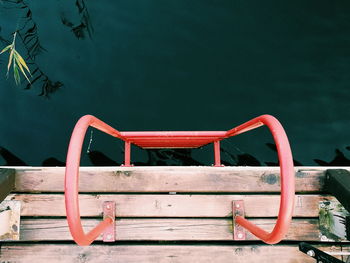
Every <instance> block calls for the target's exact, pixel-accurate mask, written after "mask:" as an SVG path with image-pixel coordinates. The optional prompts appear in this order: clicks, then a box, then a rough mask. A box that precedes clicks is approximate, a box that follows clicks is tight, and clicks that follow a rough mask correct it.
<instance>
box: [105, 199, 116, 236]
mask: <svg viewBox="0 0 350 263" xmlns="http://www.w3.org/2000/svg"><path fill="white" fill-rule="evenodd" d="M106 218H111V219H112V220H113V223H112V224H111V225H110V226H108V227H107V228H106V230H105V231H104V232H103V242H115V202H114V201H106V202H104V203H103V220H105V219H106Z"/></svg>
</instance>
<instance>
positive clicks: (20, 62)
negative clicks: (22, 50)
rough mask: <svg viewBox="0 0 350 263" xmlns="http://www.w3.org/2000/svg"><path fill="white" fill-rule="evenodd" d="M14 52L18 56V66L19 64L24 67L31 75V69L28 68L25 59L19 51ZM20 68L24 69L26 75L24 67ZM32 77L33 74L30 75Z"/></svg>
mask: <svg viewBox="0 0 350 263" xmlns="http://www.w3.org/2000/svg"><path fill="white" fill-rule="evenodd" d="M14 52H15V54H16V57H17V60H18V61H19V63H18V64H19V65H22V66H23V67H24V68H25V69H26V70H27V71H28V72H29V74H30V70H29V68H28V66H27V64H26V62H25V61H24V59H23V58H22V56H21V55H20V54H19V53H18V52H17V50H14ZM20 68H21V69H22V73H23V74H24V75H25V73H24V70H23V68H22V67H20ZM30 75H32V74H30Z"/></svg>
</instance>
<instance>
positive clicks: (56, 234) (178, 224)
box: [20, 219, 320, 241]
mask: <svg viewBox="0 0 350 263" xmlns="http://www.w3.org/2000/svg"><path fill="white" fill-rule="evenodd" d="M98 222H100V220H96V219H84V220H83V226H84V229H86V231H88V230H90V229H92V228H93V227H94V226H96V225H97V224H98ZM252 222H253V223H255V224H257V225H258V226H260V227H262V228H263V229H265V230H267V231H270V230H271V229H272V228H273V227H274V225H275V220H273V219H253V220H252ZM116 234H117V240H123V241H131V240H132V241H140V240H143V241H150V240H157V241H159V240H188V241H190V240H192V241H196V240H200V241H219V240H221V241H228V240H233V235H232V220H231V219H119V220H118V219H117V221H116ZM54 240H60V241H67V240H72V237H71V235H70V233H69V230H68V225H67V221H66V220H65V219H23V220H22V221H21V237H20V241H54ZM98 240H101V237H100V238H99V239H98ZM247 240H257V238H256V237H254V236H253V235H252V234H250V233H247ZM286 240H294V241H296V240H298V241H299V240H302V241H319V240H320V232H319V229H318V220H317V219H295V220H293V222H292V224H291V227H290V230H289V232H288V234H287V236H286Z"/></svg>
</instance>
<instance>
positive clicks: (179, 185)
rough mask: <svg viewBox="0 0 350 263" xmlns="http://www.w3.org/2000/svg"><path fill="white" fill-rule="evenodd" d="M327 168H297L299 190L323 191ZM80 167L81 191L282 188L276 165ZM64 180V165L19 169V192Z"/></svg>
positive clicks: (56, 187) (54, 186) (48, 188)
mask: <svg viewBox="0 0 350 263" xmlns="http://www.w3.org/2000/svg"><path fill="white" fill-rule="evenodd" d="M325 168H327V167H325ZM325 168H323V167H314V168H310V167H303V168H295V171H296V191H297V192H319V191H321V190H322V187H323V181H324V176H325V170H326V169H325ZM343 168H344V167H343ZM347 168H348V169H350V168H349V167H347ZM80 170H81V172H80V189H79V190H80V192H232V193H234V192H240V193H242V192H264V193H266V192H279V191H280V177H279V168H277V167H275V168H273V167H203V166H198V167H195V166H190V167H82V168H81V169H80ZM63 181H64V167H50V168H49V167H47V168H39V167H38V168H32V167H22V168H17V169H16V191H18V192H62V191H63Z"/></svg>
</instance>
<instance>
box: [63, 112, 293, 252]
mask: <svg viewBox="0 0 350 263" xmlns="http://www.w3.org/2000/svg"><path fill="white" fill-rule="evenodd" d="M263 125H266V126H267V127H268V128H269V130H270V132H271V133H272V136H273V139H274V141H275V144H276V147H277V153H278V159H279V163H280V173H281V199H280V208H279V213H278V218H277V222H276V225H275V227H274V229H273V230H272V232H270V233H269V232H266V231H265V230H263V229H261V228H260V227H258V226H256V225H254V224H252V223H251V222H249V221H248V220H246V219H245V218H244V217H243V216H241V215H237V216H235V218H234V220H235V222H234V223H236V224H238V225H239V226H241V227H243V228H245V229H247V230H248V231H250V232H251V233H252V234H254V235H255V236H257V237H258V238H259V239H261V240H262V241H264V242H265V243H268V244H276V243H278V242H279V241H281V240H282V239H283V237H284V236H285V234H286V233H287V231H288V228H289V225H290V222H291V219H292V213H293V208H294V197H295V179H294V166H293V157H292V153H291V149H290V145H289V141H288V138H287V135H286V133H285V131H284V129H283V127H282V125H281V124H280V122H279V121H278V120H277V119H276V118H275V117H273V116H271V115H262V116H259V117H257V118H254V119H252V120H250V121H248V122H246V123H243V124H242V125H239V126H237V127H236V128H233V129H231V130H228V131H157V132H120V131H118V130H116V129H114V128H112V127H111V126H109V125H108V124H106V123H104V122H102V121H101V120H99V119H97V118H96V117H94V116H92V115H85V116H83V117H82V118H80V119H79V121H78V122H77V124H76V125H75V128H74V130H73V133H72V136H71V139H70V143H69V147H68V153H67V163H66V173H65V188H64V189H65V204H66V213H67V220H68V225H69V229H70V232H71V234H72V237H73V239H74V241H75V242H76V243H77V244H78V245H82V246H84V245H85V246H86V245H90V244H91V243H92V242H93V241H94V240H95V239H96V238H97V237H98V236H99V235H100V234H101V233H102V232H104V231H105V230H106V229H107V228H110V227H111V225H112V224H113V223H114V216H107V217H106V218H105V219H104V220H103V221H102V222H101V223H100V224H98V225H97V226H96V227H95V228H94V229H93V230H91V231H90V232H89V233H88V234H85V233H84V230H83V228H82V224H81V220H80V212H79V211H80V210H79V189H78V186H79V166H80V156H81V150H82V145H83V141H84V137H85V134H86V130H87V129H88V128H89V127H90V126H91V127H94V128H96V129H98V130H100V131H103V132H105V133H107V134H110V135H111V136H113V137H116V138H118V139H121V140H123V141H124V142H125V156H124V159H125V160H124V166H130V165H131V162H130V156H131V153H130V152H131V144H135V145H137V146H139V147H141V148H144V149H150V148H153V149H159V148H198V147H201V146H204V145H207V144H209V143H213V144H214V160H215V166H221V161H220V141H221V140H223V139H226V138H229V137H232V136H236V135H238V134H241V133H244V132H246V131H249V130H252V129H255V128H258V127H260V126H263Z"/></svg>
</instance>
